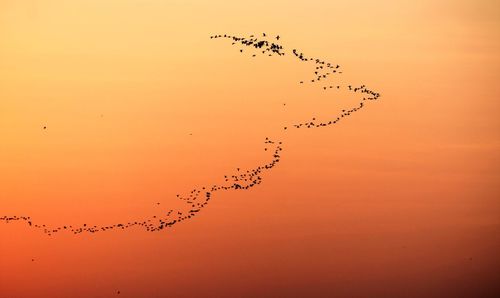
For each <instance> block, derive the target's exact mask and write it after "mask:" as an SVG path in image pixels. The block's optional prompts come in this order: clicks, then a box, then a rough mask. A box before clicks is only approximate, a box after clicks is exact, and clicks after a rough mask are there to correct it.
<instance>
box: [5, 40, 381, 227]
mask: <svg viewBox="0 0 500 298" xmlns="http://www.w3.org/2000/svg"><path fill="white" fill-rule="evenodd" d="M210 38H211V39H221V38H222V39H229V40H230V41H231V42H232V45H238V46H241V48H240V53H243V52H244V50H243V48H244V47H247V48H249V50H250V51H253V52H251V53H252V57H256V55H258V54H260V55H266V56H285V54H286V53H287V52H286V51H285V49H284V48H283V46H282V45H280V44H278V43H277V42H278V41H279V39H280V36H276V37H274V38H271V40H269V39H268V36H267V35H266V34H265V33H263V34H262V37H259V38H258V37H256V36H254V35H250V36H249V37H248V38H245V37H237V36H231V35H227V34H224V35H213V36H211V37H210ZM291 54H292V56H293V57H296V58H297V59H299V60H300V61H301V62H305V63H311V64H312V65H313V66H314V71H313V72H314V74H313V76H312V79H310V80H309V81H308V82H310V83H315V84H323V85H322V88H323V89H324V90H328V89H333V90H347V91H350V92H354V93H357V94H360V100H359V103H358V104H357V105H356V106H354V107H352V108H350V109H346V110H342V112H341V113H340V114H338V115H334V116H332V117H331V118H329V119H323V120H319V119H316V118H312V120H308V121H303V122H300V123H296V124H293V125H291V126H285V127H283V130H284V131H285V132H286V131H289V130H291V129H299V128H319V127H325V126H329V125H333V124H336V123H338V122H339V121H340V120H342V119H345V118H347V117H348V116H350V115H352V114H353V113H355V112H357V111H359V110H360V109H362V108H363V107H365V105H366V104H365V102H366V101H374V100H377V99H378V98H379V97H380V94H379V93H377V92H374V91H372V90H370V89H368V88H367V87H366V86H365V85H360V86H358V87H354V86H353V85H329V84H327V83H326V82H327V80H328V78H329V77H330V76H331V75H334V74H342V71H340V66H339V65H338V64H333V63H330V62H326V61H323V60H321V59H319V58H312V57H307V56H305V55H304V54H303V53H300V52H299V51H298V50H296V49H292V51H291ZM299 84H305V81H300V82H299ZM44 129H46V127H44ZM264 144H265V150H266V151H267V149H268V147H272V149H273V150H270V151H272V155H271V160H270V161H268V162H267V163H264V164H262V165H259V166H257V167H255V168H252V169H248V170H242V169H240V168H236V171H235V173H233V174H231V175H225V176H224V181H223V182H221V183H219V184H213V185H211V186H203V187H198V188H195V189H193V190H192V191H191V192H189V193H188V194H187V195H180V194H178V195H177V198H178V199H180V200H182V201H184V202H185V203H186V208H185V209H182V210H173V209H170V210H167V211H164V212H163V213H162V214H161V215H155V216H152V217H150V218H148V219H144V220H133V221H127V222H122V223H116V224H111V225H104V226H102V225H89V224H80V225H62V226H58V227H50V226H48V225H45V224H38V223H35V222H34V221H33V220H32V219H31V217H29V216H1V217H0V221H3V222H5V223H9V222H13V221H22V222H25V223H26V224H27V225H29V226H30V227H32V228H36V229H39V230H41V231H43V232H44V233H45V234H47V235H49V236H50V235H53V234H56V233H58V232H63V231H66V232H71V233H73V234H80V233H84V232H87V233H97V232H104V231H109V230H116V229H127V228H131V227H143V228H144V229H145V230H146V231H150V232H156V231H162V230H164V229H168V228H170V227H172V226H173V225H175V224H178V223H181V222H183V221H186V220H189V219H192V218H193V217H195V216H196V215H198V214H199V212H200V211H201V210H202V209H203V208H204V207H206V206H207V204H208V202H209V201H210V200H211V199H212V195H213V194H214V193H216V192H218V191H229V190H248V189H250V188H252V187H255V186H257V185H259V184H260V183H262V180H263V174H264V173H265V172H267V171H269V170H271V169H272V168H273V167H275V166H276V165H277V164H278V163H279V162H280V159H281V151H282V150H283V148H282V142H279V141H273V140H271V139H270V138H268V137H266V139H265V141H264ZM157 204H159V203H157Z"/></svg>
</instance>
